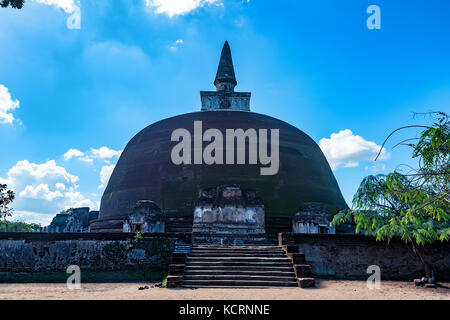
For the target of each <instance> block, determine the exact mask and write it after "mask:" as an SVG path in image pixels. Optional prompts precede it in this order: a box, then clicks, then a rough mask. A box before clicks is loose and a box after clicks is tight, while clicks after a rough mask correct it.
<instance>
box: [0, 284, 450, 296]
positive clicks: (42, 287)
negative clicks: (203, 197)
mask: <svg viewBox="0 0 450 320" xmlns="http://www.w3.org/2000/svg"><path fill="white" fill-rule="evenodd" d="M316 281H317V287H316V288H310V289H300V288H286V289H165V288H157V287H152V286H153V284H151V283H148V284H143V283H102V284H98V283H86V284H82V288H81V290H69V289H67V287H66V285H65V284H58V283H51V284H46V283H31V284H26V283H21V284H10V283H8V284H0V300H7V299H14V300H18V299H30V300H42V299H44V300H47V299H50V300H59V299H67V300H73V299H75V300H78V299H85V300H93V299H107V300H108V299H120V300H122V299H132V300H136V299H139V300H153V299H158V300H171V299H174V300H196V299H199V300H236V299H239V300H321V299H326V300H378V299H382V300H428V299H436V300H438V299H439V300H450V283H442V285H444V286H445V287H446V288H432V289H430V288H428V289H425V288H419V287H415V286H414V284H413V283H410V282H400V281H398V282H395V281H382V282H381V288H380V289H372V290H371V289H368V288H367V286H366V282H365V281H347V280H346V281H336V280H316ZM146 285H147V286H148V287H149V289H146V290H138V288H139V287H143V286H146ZM237 291H239V294H236V292H237Z"/></svg>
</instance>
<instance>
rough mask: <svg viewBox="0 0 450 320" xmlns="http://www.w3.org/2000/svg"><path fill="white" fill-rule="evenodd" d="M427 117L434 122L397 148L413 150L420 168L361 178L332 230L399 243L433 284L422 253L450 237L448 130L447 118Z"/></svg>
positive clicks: (432, 277)
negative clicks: (341, 227) (346, 225)
mask: <svg viewBox="0 0 450 320" xmlns="http://www.w3.org/2000/svg"><path fill="white" fill-rule="evenodd" d="M431 114H432V115H433V116H434V117H435V119H436V121H435V122H434V123H433V124H432V125H431V126H416V127H421V128H424V129H423V131H422V132H421V134H420V137H418V138H411V139H407V140H403V141H402V142H401V143H399V144H397V145H406V146H408V147H411V148H412V149H413V152H412V156H413V158H416V159H417V160H418V161H417V163H418V167H417V168H410V170H409V171H408V172H406V173H401V172H400V171H399V170H397V171H395V172H393V173H389V174H388V175H377V176H373V175H371V176H368V177H366V178H364V180H363V181H362V182H361V184H360V186H359V188H358V190H357V192H356V194H355V196H354V198H353V206H352V208H351V209H349V210H345V211H342V212H340V213H338V214H337V215H336V216H335V217H334V218H333V220H332V222H331V225H337V224H340V223H343V222H354V223H355V224H356V232H357V233H359V232H363V233H366V234H368V235H373V236H375V237H376V239H377V240H379V241H390V240H391V239H392V238H400V239H401V240H402V241H404V242H405V243H407V244H408V245H409V246H410V248H411V249H412V251H413V252H414V253H415V255H416V256H417V257H418V258H419V259H420V261H421V262H422V264H423V266H424V269H425V273H426V276H427V278H428V279H429V281H430V282H433V281H434V275H433V272H432V270H433V268H432V265H430V263H429V261H427V259H426V255H425V254H424V253H425V251H424V250H426V247H425V245H426V244H431V243H433V242H435V241H448V240H449V238H450V215H449V196H450V174H449V173H450V152H449V150H450V139H449V138H450V133H449V132H450V130H449V116H448V115H447V114H445V113H443V112H437V113H431ZM409 127H413V126H408V128H409ZM405 128H407V127H403V128H399V129H397V130H395V131H394V132H396V131H398V130H401V129H405ZM394 132H393V133H394ZM391 136H392V133H391V134H390V135H389V136H388V138H387V139H389V138H390V137H391ZM387 139H386V141H387ZM386 141H385V143H386ZM412 141H417V142H416V143H412ZM385 143H383V146H384V144H385Z"/></svg>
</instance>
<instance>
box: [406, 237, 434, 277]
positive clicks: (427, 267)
mask: <svg viewBox="0 0 450 320" xmlns="http://www.w3.org/2000/svg"><path fill="white" fill-rule="evenodd" d="M411 247H412V251H413V252H414V254H415V255H416V256H417V257H418V258H419V259H420V262H422V265H423V267H424V269H425V275H426V277H427V278H428V282H430V280H431V281H433V282H434V272H433V270H432V267H431V265H430V264H429V263H428V262H427V260H426V259H425V257H424V254H423V253H422V252H421V250H420V249H419V248H418V247H417V245H416V243H415V242H414V241H413V242H411Z"/></svg>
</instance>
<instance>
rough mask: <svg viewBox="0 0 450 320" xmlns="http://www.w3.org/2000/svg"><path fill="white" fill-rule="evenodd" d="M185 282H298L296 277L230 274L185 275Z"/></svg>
mask: <svg viewBox="0 0 450 320" xmlns="http://www.w3.org/2000/svg"><path fill="white" fill-rule="evenodd" d="M183 279H184V280H251V281H257V280H261V281H263V280H264V281H265V280H267V281H296V278H295V277H294V276H267V275H265V276H257V275H251V274H246V275H228V274H208V275H191V274H185V275H184V278H183Z"/></svg>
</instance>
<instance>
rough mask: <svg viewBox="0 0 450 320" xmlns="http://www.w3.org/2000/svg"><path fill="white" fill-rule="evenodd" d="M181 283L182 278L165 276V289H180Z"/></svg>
mask: <svg viewBox="0 0 450 320" xmlns="http://www.w3.org/2000/svg"><path fill="white" fill-rule="evenodd" d="M182 282H183V276H172V275H169V276H167V288H178V287H181V284H182Z"/></svg>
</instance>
